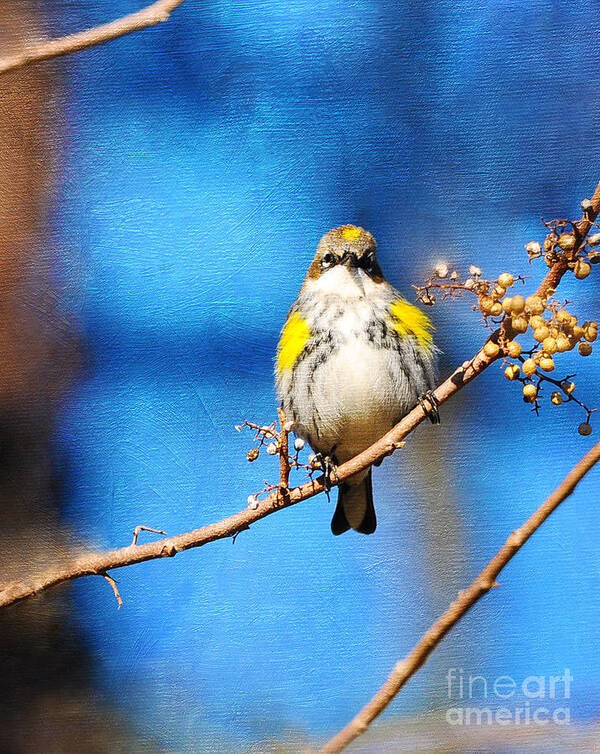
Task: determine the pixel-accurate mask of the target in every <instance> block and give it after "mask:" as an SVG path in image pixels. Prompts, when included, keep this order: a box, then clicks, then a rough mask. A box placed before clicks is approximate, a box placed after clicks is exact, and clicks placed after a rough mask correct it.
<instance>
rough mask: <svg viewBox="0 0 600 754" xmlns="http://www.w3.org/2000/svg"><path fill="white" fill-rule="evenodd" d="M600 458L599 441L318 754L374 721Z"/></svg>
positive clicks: (345, 742)
mask: <svg viewBox="0 0 600 754" xmlns="http://www.w3.org/2000/svg"><path fill="white" fill-rule="evenodd" d="M598 461H600V442H599V443H597V444H596V445H594V447H593V448H592V449H591V450H589V451H588V452H587V453H586V454H585V456H584V457H583V458H582V459H581V460H580V461H579V463H578V464H577V465H576V466H574V467H573V468H572V469H571V471H570V472H569V473H568V474H567V476H566V477H565V478H564V479H563V481H562V482H561V483H560V484H559V485H558V487H557V488H556V489H555V490H554V492H553V493H552V494H551V495H550V496H549V497H548V498H546V500H545V501H544V502H543V503H542V504H541V505H540V507H539V508H538V509H537V510H536V511H535V513H533V514H532V515H531V516H530V517H529V518H528V519H527V521H525V523H524V524H523V525H522V526H521V527H520V528H518V529H516V530H515V531H513V533H512V534H511V535H510V537H509V538H508V539H507V540H506V542H505V543H504V544H503V545H502V547H501V548H500V549H499V550H498V552H497V553H496V554H495V555H494V557H493V558H492V559H491V560H490V562H489V563H488V564H487V565H486V567H485V568H484V569H483V571H481V573H480V574H479V576H477V578H476V579H475V581H473V582H472V584H471V585H470V586H469V587H468V588H467V589H465V590H464V591H462V592H460V593H459V595H458V597H457V599H456V600H455V601H454V602H453V603H452V604H451V605H450V607H449V608H448V609H447V610H446V612H445V613H444V614H443V615H441V616H440V617H439V618H438V619H437V621H436V622H435V623H434V624H433V625H432V626H431V627H430V628H429V630H428V631H427V632H426V633H425V634H423V636H422V637H421V639H420V641H419V642H418V644H416V646H415V647H414V648H413V650H412V651H411V652H410V653H409V654H408V655H407V656H406V657H405V658H404V659H403V660H400V662H398V664H397V665H396V666H395V667H394V669H393V670H392V672H391V673H390V675H389V676H388V679H387V680H386V682H385V683H384V684H383V686H382V687H381V688H380V689H379V691H378V692H377V693H376V694H375V696H374V697H373V698H372V699H371V701H370V702H369V703H368V704H366V705H365V706H364V707H363V708H362V709H361V711H360V712H359V713H358V714H357V715H356V717H355V718H354V719H353V720H352V721H351V722H349V723H348V725H347V726H346V727H345V728H343V729H342V730H341V731H340V732H339V733H337V734H336V735H335V736H334V737H333V738H332V739H331V740H330V741H328V742H327V743H326V744H325V746H324V747H323V748H322V749H321V752H320V754H334V752H339V751H342V749H345V748H346V746H348V744H349V743H350V742H351V741H353V740H354V739H355V738H358V736H360V735H361V734H362V733H364V732H365V731H366V730H367V728H368V727H369V725H370V724H371V723H372V722H373V720H374V719H375V718H376V717H377V716H378V715H380V714H381V713H382V712H383V710H384V709H385V708H386V707H387V706H388V704H389V703H390V702H391V701H392V699H393V698H394V697H395V696H396V694H397V693H398V692H399V691H400V690H401V689H402V688H403V687H404V686H405V684H406V683H407V681H408V680H409V679H410V678H411V677H412V676H413V675H414V674H415V673H416V672H417V671H418V670H419V669H420V668H421V667H422V666H423V665H424V664H425V662H426V661H427V659H428V658H429V655H430V654H431V653H432V652H433V651H434V649H435V648H436V647H437V646H438V644H439V643H440V642H441V641H442V639H443V638H444V637H445V636H446V634H447V633H448V632H449V631H450V629H451V628H453V626H455V625H456V624H457V623H458V621H459V620H460V619H461V618H462V617H463V616H464V615H465V614H466V613H467V612H468V611H469V610H470V608H471V607H473V605H474V604H475V603H476V602H478V601H479V600H480V599H481V598H482V597H483V596H484V595H485V594H487V593H488V592H489V591H490V589H491V588H492V587H494V586H497V584H496V578H497V577H498V575H499V573H500V572H501V571H502V570H503V568H504V567H505V566H506V565H507V563H509V561H510V560H512V558H513V557H514V556H515V555H516V553H517V552H519V550H520V549H521V547H523V545H524V544H525V542H527V540H528V539H529V538H530V537H531V536H532V535H533V534H534V533H535V532H536V531H537V530H538V529H539V528H540V526H541V525H542V524H543V523H544V521H545V520H546V519H547V518H548V517H549V516H550V514H551V513H553V512H554V511H555V510H556V509H557V508H558V506H559V505H560V504H561V503H562V502H563V500H565V499H566V498H567V497H569V495H570V494H571V493H572V492H573V490H574V489H575V487H576V486H577V484H578V482H579V481H581V479H583V477H584V476H585V475H586V474H587V472H588V471H589V470H590V469H591V468H592V467H593V466H594V465H595V464H596V463H598Z"/></svg>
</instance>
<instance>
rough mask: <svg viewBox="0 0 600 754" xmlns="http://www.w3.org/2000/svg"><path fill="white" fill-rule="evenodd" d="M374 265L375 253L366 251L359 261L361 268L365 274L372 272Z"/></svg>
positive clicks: (369, 250)
mask: <svg viewBox="0 0 600 754" xmlns="http://www.w3.org/2000/svg"><path fill="white" fill-rule="evenodd" d="M374 265H375V252H374V251H373V250H372V249H368V250H367V251H366V252H365V253H364V254H363V257H362V259H361V265H360V266H361V267H362V268H363V270H366V272H372V271H373V267H374Z"/></svg>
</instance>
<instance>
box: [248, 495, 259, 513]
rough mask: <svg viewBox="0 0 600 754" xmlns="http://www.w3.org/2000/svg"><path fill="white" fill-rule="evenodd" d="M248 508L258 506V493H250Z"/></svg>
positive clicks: (253, 508) (253, 509)
mask: <svg viewBox="0 0 600 754" xmlns="http://www.w3.org/2000/svg"><path fill="white" fill-rule="evenodd" d="M248 508H250V510H252V511H255V510H256V509H257V508H258V498H257V497H256V495H248Z"/></svg>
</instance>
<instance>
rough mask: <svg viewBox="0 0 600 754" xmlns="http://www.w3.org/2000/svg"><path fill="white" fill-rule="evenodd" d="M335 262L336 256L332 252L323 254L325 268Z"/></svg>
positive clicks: (322, 263) (322, 260)
mask: <svg viewBox="0 0 600 754" xmlns="http://www.w3.org/2000/svg"><path fill="white" fill-rule="evenodd" d="M334 262H335V257H334V256H333V254H332V253H331V252H329V251H328V252H327V254H323V258H322V259H321V266H322V267H323V269H327V267H331V266H332V265H333V263H334Z"/></svg>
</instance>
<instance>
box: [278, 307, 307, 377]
mask: <svg viewBox="0 0 600 754" xmlns="http://www.w3.org/2000/svg"><path fill="white" fill-rule="evenodd" d="M311 335H312V333H311V331H310V327H309V326H308V322H307V321H306V320H305V319H304V318H303V317H301V316H300V315H299V314H298V312H294V314H292V316H291V317H290V318H289V319H288V321H287V322H286V323H285V326H284V328H283V332H282V333H281V339H280V340H279V347H278V354H279V355H278V356H277V371H278V372H280V373H281V372H285V371H286V370H288V369H291V368H292V367H293V366H294V364H295V363H296V360H297V359H298V356H300V354H301V353H302V351H303V350H304V347H305V346H306V344H307V342H308V340H309V338H310V336H311Z"/></svg>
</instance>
